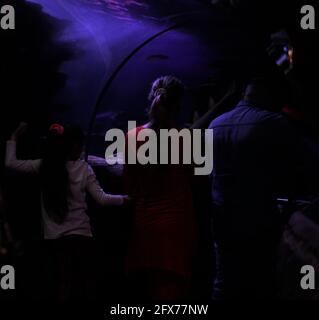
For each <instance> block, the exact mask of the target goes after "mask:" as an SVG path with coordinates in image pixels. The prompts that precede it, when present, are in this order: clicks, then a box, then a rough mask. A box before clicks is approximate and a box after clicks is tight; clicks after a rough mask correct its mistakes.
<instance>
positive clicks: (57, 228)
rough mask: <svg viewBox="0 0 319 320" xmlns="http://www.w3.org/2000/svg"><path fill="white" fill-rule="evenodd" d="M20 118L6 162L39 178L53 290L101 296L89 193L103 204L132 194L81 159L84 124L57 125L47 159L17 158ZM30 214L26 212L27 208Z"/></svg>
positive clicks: (49, 140) (56, 294) (67, 294)
mask: <svg viewBox="0 0 319 320" xmlns="http://www.w3.org/2000/svg"><path fill="white" fill-rule="evenodd" d="M25 130H26V125H25V124H21V125H20V126H19V128H18V129H17V130H16V132H15V133H13V134H12V136H11V139H10V140H9V141H8V142H7V149H6V167H7V168H9V169H11V170H14V171H16V172H18V173H21V174H29V175H30V174H31V175H32V174H33V175H35V176H38V177H39V178H40V186H41V208H42V210H41V211H42V225H43V234H44V239H45V242H46V249H47V251H48V252H47V255H48V256H49V264H50V267H51V272H50V274H48V275H47V276H48V278H49V279H51V280H52V279H54V281H55V283H53V286H54V288H55V289H56V291H55V290H54V292H50V296H52V297H53V298H57V299H59V300H66V299H70V298H86V299H89V298H95V297H96V292H95V290H96V283H95V281H94V280H93V279H95V275H96V268H95V267H96V266H95V264H94V260H95V257H94V244H93V235H92V231H91V225H90V219H89V217H88V215H87V203H86V195H87V193H89V194H90V195H91V196H92V197H93V199H94V200H95V201H96V202H97V203H99V204H100V205H102V206H108V205H122V204H123V203H124V201H125V200H126V198H127V197H125V196H122V195H110V194H106V193H104V191H103V190H102V188H101V187H100V185H99V183H98V181H97V179H96V176H95V173H94V172H93V169H92V168H91V166H90V165H89V164H88V163H86V162H85V161H82V160H81V159H80V157H81V154H82V151H83V144H84V134H83V132H82V130H81V129H80V128H76V127H62V126H61V125H58V124H55V125H52V126H51V128H50V130H49V132H48V135H47V137H46V146H45V152H44V156H43V159H39V160H18V159H17V157H16V142H17V140H19V138H20V136H21V135H22V134H23V133H24V131H25ZM25 214H27V212H26V213H25Z"/></svg>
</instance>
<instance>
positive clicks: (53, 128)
mask: <svg viewBox="0 0 319 320" xmlns="http://www.w3.org/2000/svg"><path fill="white" fill-rule="evenodd" d="M49 130H50V131H52V132H55V133H57V134H58V135H59V136H62V135H63V133H64V127H63V126H61V125H60V124H58V123H54V124H52V125H51V126H50V129H49Z"/></svg>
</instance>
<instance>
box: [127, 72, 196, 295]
mask: <svg viewBox="0 0 319 320" xmlns="http://www.w3.org/2000/svg"><path fill="white" fill-rule="evenodd" d="M182 95H183V85H182V84H181V82H180V81H179V80H178V79H176V78H174V77H171V76H166V77H161V78H159V79H157V80H156V81H155V82H154V83H153V86H152V89H151V92H150V95H149V100H150V101H151V108H150V111H149V116H150V122H149V123H147V124H145V125H144V126H141V127H138V128H136V129H133V130H131V131H129V132H128V138H130V137H132V138H134V139H136V136H137V135H138V133H139V132H141V131H143V130H145V129H153V130H155V132H156V133H157V134H159V130H161V129H172V128H177V129H178V125H177V115H178V112H179V110H180V105H181V99H182ZM157 136H158V137H159V135H157ZM140 145H141V143H140V142H137V147H136V149H138V148H139V147H140ZM132 148H133V146H132V145H131V144H130V143H129V140H128V141H127V150H128V151H129V150H132V151H133V152H134V151H135V150H134V149H132ZM134 148H135V147H134ZM189 169H190V168H187V166H183V165H170V164H169V165H144V166H143V165H139V164H137V165H130V164H126V165H125V171H124V173H125V180H126V185H127V192H128V194H129V195H130V196H132V198H133V199H134V200H135V208H134V216H133V230H132V236H131V241H130V244H129V252H128V258H127V270H128V273H129V275H130V277H131V279H135V281H136V287H135V291H138V290H139V291H140V294H141V296H140V298H141V297H142V298H144V299H149V300H151V301H163V300H176V299H181V298H186V297H187V296H188V294H189V286H190V279H191V274H192V259H193V257H194V249H195V243H196V241H195V239H196V233H195V229H196V228H195V217H194V208H193V199H192V192H191V171H190V170H189Z"/></svg>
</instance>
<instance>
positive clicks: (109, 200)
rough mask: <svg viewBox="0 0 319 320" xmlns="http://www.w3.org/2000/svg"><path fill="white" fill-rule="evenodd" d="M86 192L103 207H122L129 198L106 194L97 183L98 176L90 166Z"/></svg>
mask: <svg viewBox="0 0 319 320" xmlns="http://www.w3.org/2000/svg"><path fill="white" fill-rule="evenodd" d="M86 190H87V192H88V193H89V194H90V195H91V196H92V197H93V199H94V200H95V201H96V202H97V203H98V204H100V205H101V206H109V205H110V206H111V205H113V206H121V205H123V204H124V202H125V201H127V200H128V197H127V196H123V195H112V194H107V193H105V192H104V191H103V189H102V188H101V186H100V184H99V182H98V181H97V179H96V175H95V173H94V171H93V169H92V167H91V166H90V165H88V176H87V184H86Z"/></svg>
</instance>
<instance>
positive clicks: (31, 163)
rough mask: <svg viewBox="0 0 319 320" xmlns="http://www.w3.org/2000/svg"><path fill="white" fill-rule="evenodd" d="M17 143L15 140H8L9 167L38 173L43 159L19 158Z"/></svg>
mask: <svg viewBox="0 0 319 320" xmlns="http://www.w3.org/2000/svg"><path fill="white" fill-rule="evenodd" d="M16 150H17V143H16V141H14V140H9V141H7V147H6V158H5V165H6V167H7V168H8V169H11V170H14V171H17V172H20V173H30V174H36V173H38V172H39V169H40V165H41V160H18V159H17V155H16Z"/></svg>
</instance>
